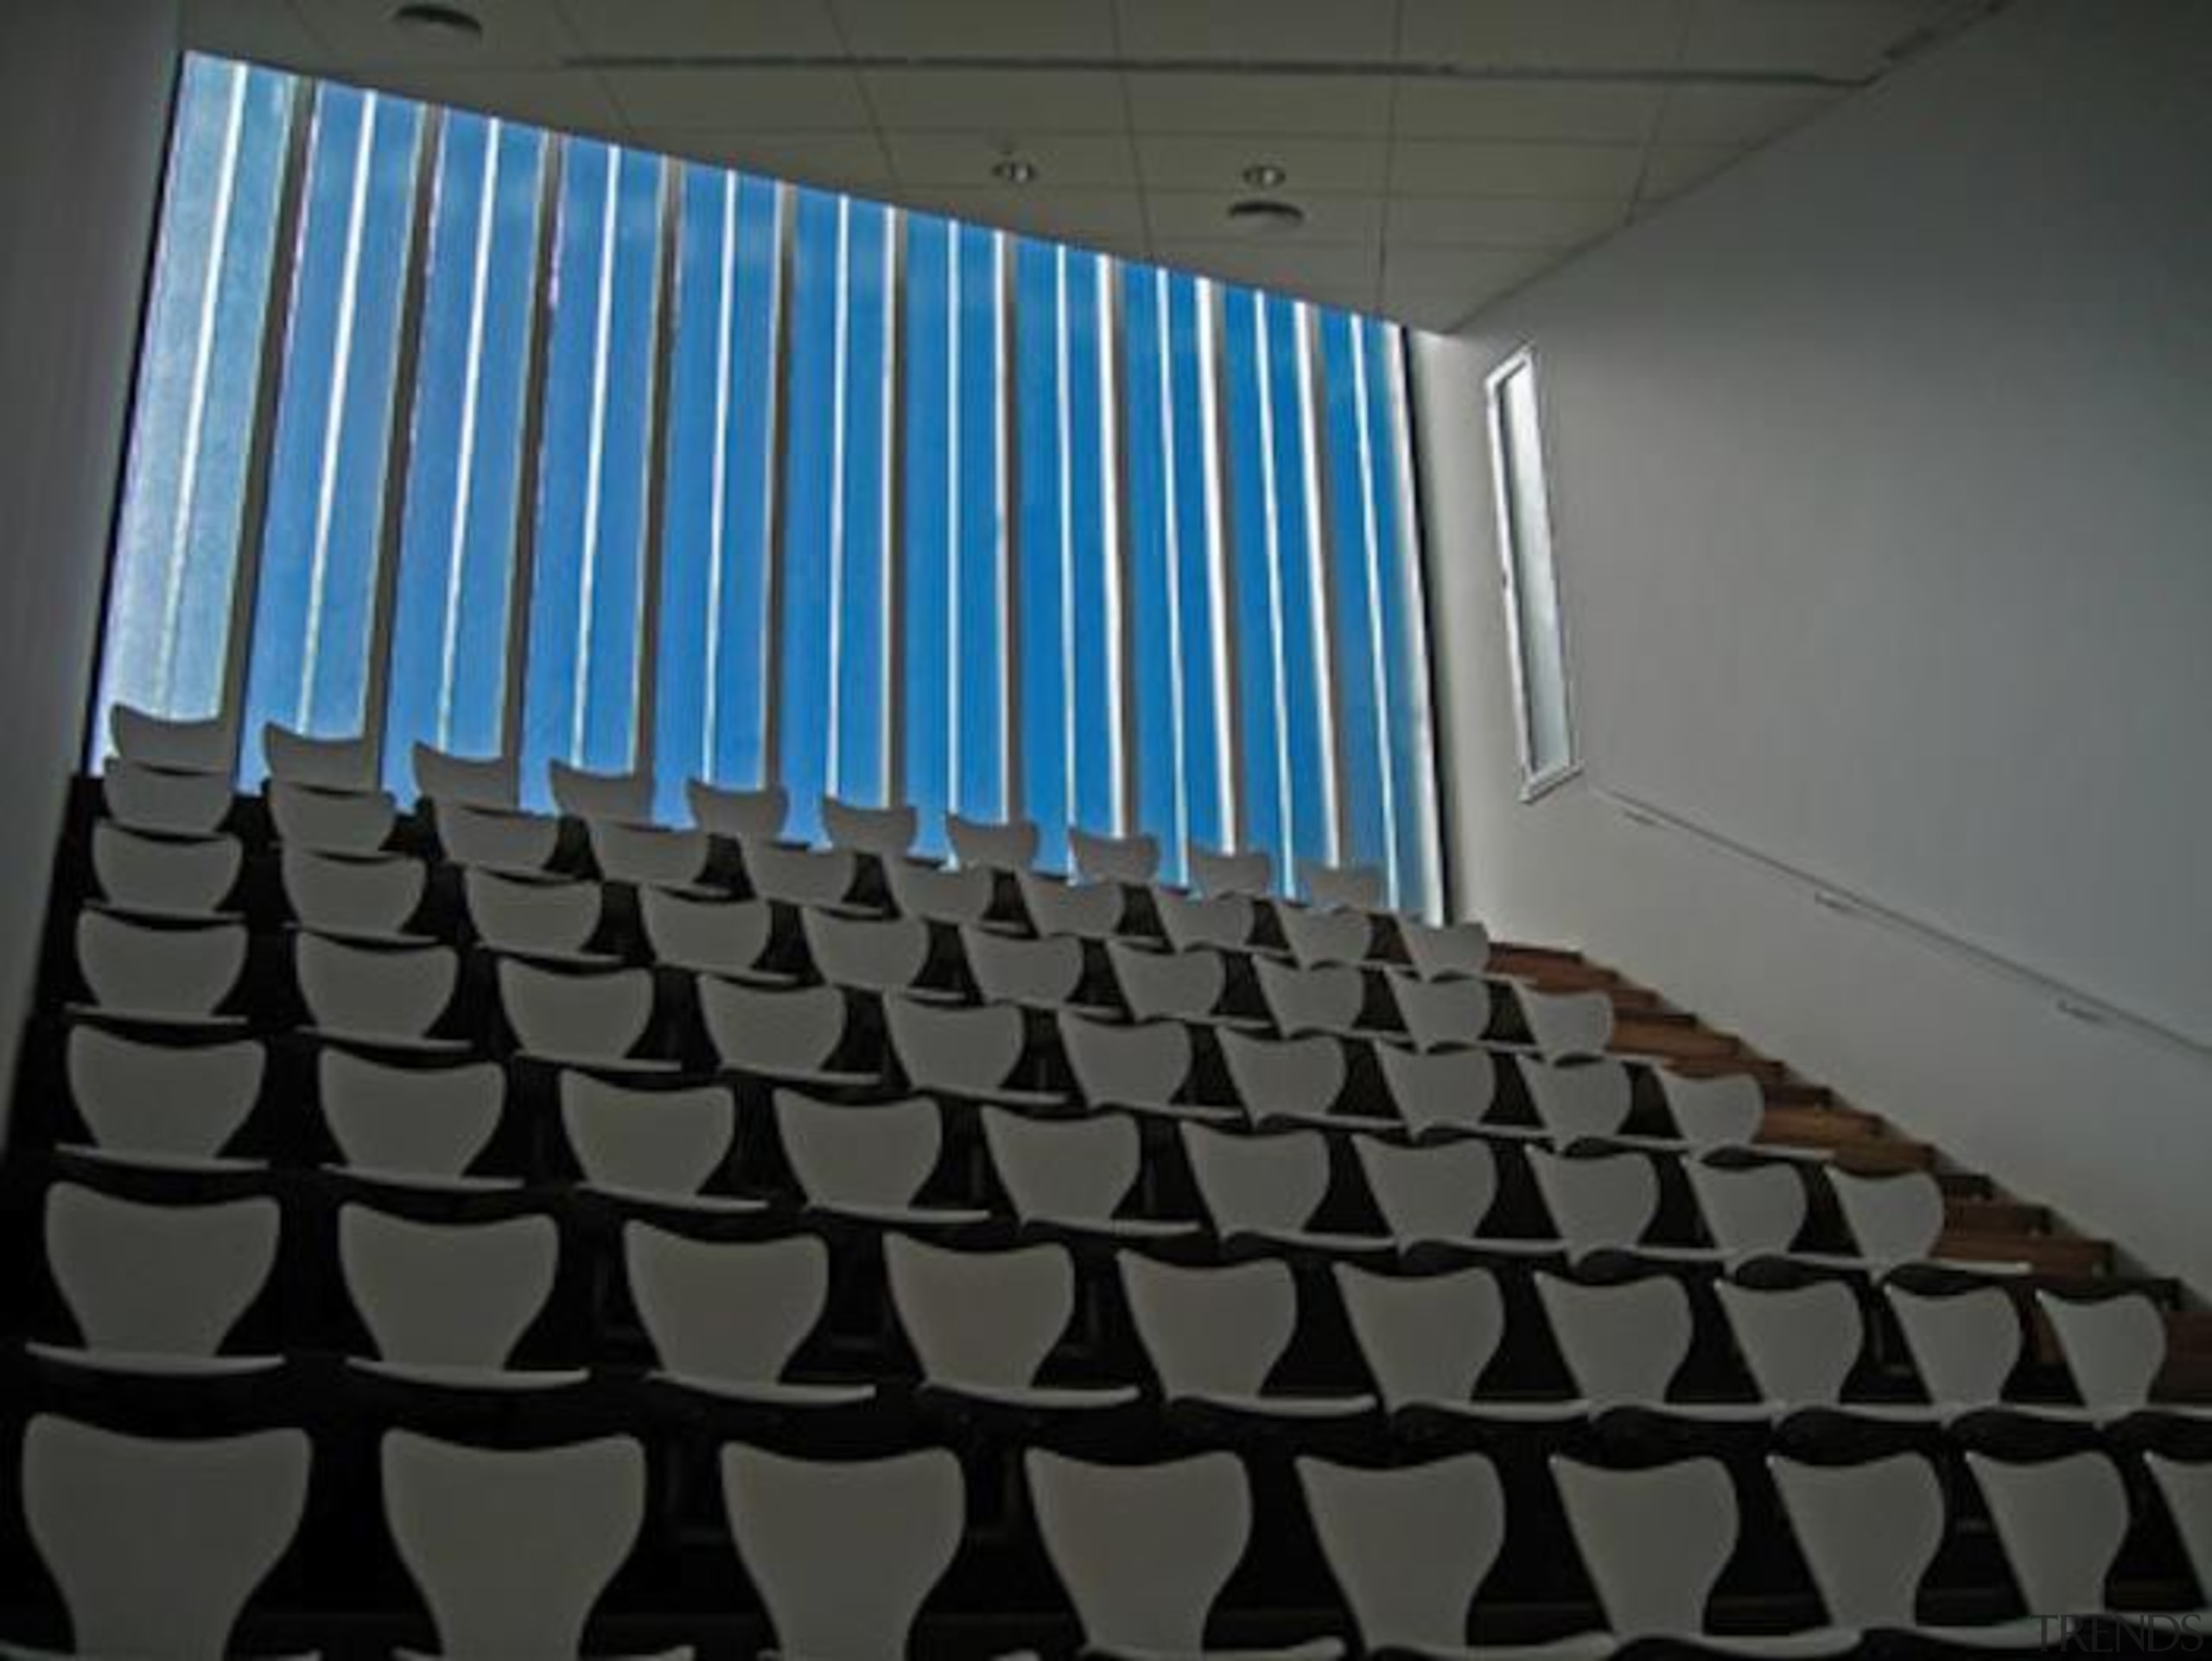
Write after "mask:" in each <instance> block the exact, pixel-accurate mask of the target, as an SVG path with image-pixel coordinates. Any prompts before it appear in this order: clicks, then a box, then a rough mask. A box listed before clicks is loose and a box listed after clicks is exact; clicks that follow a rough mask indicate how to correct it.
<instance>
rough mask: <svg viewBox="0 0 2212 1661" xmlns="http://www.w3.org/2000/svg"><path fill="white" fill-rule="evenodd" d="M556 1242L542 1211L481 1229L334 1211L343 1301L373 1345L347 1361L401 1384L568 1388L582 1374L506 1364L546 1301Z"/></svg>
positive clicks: (362, 1210)
mask: <svg viewBox="0 0 2212 1661" xmlns="http://www.w3.org/2000/svg"><path fill="white" fill-rule="evenodd" d="M560 1255H561V1241H560V1234H559V1231H557V1230H556V1227H555V1225H554V1222H553V1219H551V1218H550V1217H548V1216H544V1215H543V1214H540V1213H535V1212H533V1213H530V1214H527V1215H522V1216H514V1217H503V1218H499V1219H496V1220H493V1221H489V1222H467V1223H423V1222H417V1221H416V1220H414V1219H411V1218H407V1217H401V1216H397V1215H395V1214H393V1213H391V1212H384V1211H378V1210H376V1209H374V1208H372V1207H371V1206H363V1205H358V1204H353V1203H347V1204H345V1205H342V1206H340V1207H339V1208H338V1262H339V1268H340V1271H341V1272H342V1274H343V1276H344V1277H345V1282H346V1296H347V1297H348V1298H350V1299H351V1300H352V1301H353V1308H354V1309H355V1311H356V1312H357V1313H358V1314H359V1316H360V1318H361V1324H362V1326H363V1327H365V1328H366V1329H367V1332H368V1335H369V1340H370V1343H371V1344H372V1346H373V1347H374V1348H375V1351H376V1357H375V1359H362V1358H359V1357H357V1358H355V1359H353V1365H354V1366H356V1367H358V1368H360V1369H361V1370H363V1371H368V1372H374V1373H377V1374H379V1375H381V1376H383V1377H385V1378H396V1379H399V1380H402V1381H404V1382H410V1383H416V1384H437V1385H445V1386H451V1387H455V1388H466V1389H478V1390H524V1389H533V1388H546V1387H551V1386H556V1385H562V1384H575V1383H578V1382H580V1381H581V1380H582V1378H584V1376H585V1375H584V1371H583V1370H582V1368H576V1369H574V1370H569V1369H564V1368H550V1369H543V1368H541V1369H530V1370H522V1371H518V1370H517V1369H515V1368H513V1367H512V1366H511V1365H510V1361H511V1359H512V1356H513V1353H514V1350H515V1346H516V1345H517V1344H518V1343H519V1342H520V1341H521V1340H522V1336H523V1333H524V1332H525V1331H526V1330H527V1329H528V1328H529V1327H530V1326H531V1323H532V1322H533V1321H536V1320H537V1318H538V1315H539V1313H540V1312H541V1311H542V1310H543V1308H544V1307H545V1304H546V1301H547V1300H548V1299H549V1298H550V1296H551V1295H552V1292H553V1282H554V1276H555V1273H556V1270H557V1269H558V1267H559V1262H560Z"/></svg>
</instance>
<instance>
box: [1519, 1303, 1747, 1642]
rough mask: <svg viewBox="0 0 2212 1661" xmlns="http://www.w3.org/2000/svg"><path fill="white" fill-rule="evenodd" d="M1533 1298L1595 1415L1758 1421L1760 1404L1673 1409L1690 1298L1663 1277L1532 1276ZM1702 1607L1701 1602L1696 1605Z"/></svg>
mask: <svg viewBox="0 0 2212 1661" xmlns="http://www.w3.org/2000/svg"><path fill="white" fill-rule="evenodd" d="M1536 1295H1537V1296H1538V1298H1539V1299H1541V1301H1542V1303H1543V1306H1544V1314H1545V1318H1546V1319H1547V1320H1548V1321H1550V1322H1551V1327H1552V1335H1553V1337H1554V1338H1555V1339H1557V1340H1559V1350H1560V1359H1562V1360H1564V1361H1565V1362H1566V1363H1567V1371H1568V1373H1569V1374H1570V1375H1571V1376H1572V1377H1573V1379H1574V1387H1575V1389H1576V1390H1577V1391H1579V1392H1580V1394H1581V1396H1582V1397H1583V1399H1584V1400H1586V1401H1587V1402H1588V1403H1590V1405H1591V1410H1592V1411H1593V1412H1603V1411H1605V1410H1607V1409H1610V1408H1617V1407H1636V1408H1643V1409H1645V1410H1649V1411H1652V1412H1658V1413H1665V1414H1669V1415H1670V1416H1675V1417H1677V1418H1688V1419H1703V1420H1713V1421H1718V1422H1724V1423H1725V1422H1732V1421H1738V1420H1751V1421H1757V1420H1760V1419H1764V1418H1766V1417H1768V1416H1770V1413H1771V1411H1772V1410H1771V1408H1770V1406H1769V1405H1768V1404H1767V1403H1763V1402H1741V1403H1739V1402H1688V1403H1685V1402H1675V1401H1670V1400H1669V1398H1668V1392H1669V1390H1671V1389H1672V1388H1673V1385H1674V1382H1675V1374H1676V1373H1677V1372H1679V1371H1681V1368H1682V1364H1683V1362H1685V1361H1686V1360H1688V1359H1689V1352H1690V1340H1691V1338H1692V1335H1693V1329H1694V1319H1693V1317H1692V1314H1691V1310H1690V1298H1689V1294H1688V1292H1687V1291H1685V1290H1684V1289H1683V1287H1682V1283H1681V1282H1680V1281H1678V1280H1675V1279H1673V1278H1672V1277H1670V1276H1666V1275H1651V1276H1645V1277H1644V1278H1643V1279H1641V1280H1633V1281H1624V1282H1618V1283H1617V1284H1613V1285H1606V1286H1590V1285H1585V1284H1584V1283H1582V1282H1579V1281H1570V1280H1564V1279H1562V1278H1560V1276H1557V1275H1550V1274H1546V1273H1544V1272H1543V1271H1542V1270H1538V1271H1537V1274H1536ZM1700 1601H1701V1600H1700Z"/></svg>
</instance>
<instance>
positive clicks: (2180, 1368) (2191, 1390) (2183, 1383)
mask: <svg viewBox="0 0 2212 1661" xmlns="http://www.w3.org/2000/svg"><path fill="white" fill-rule="evenodd" d="M2151 1394H2152V1397H2154V1398H2155V1399H2157V1400H2160V1401H2171V1402H2195V1403H2206V1402H2212V1352H2208V1351H2204V1350H2196V1349H2182V1350H2172V1351H2170V1352H2168V1354H2167V1356H2166V1365H2164V1367H2163V1368H2161V1369H2160V1370H2159V1372H2158V1378H2157V1379H2156V1380H2155V1381H2154V1382H2153V1383H2152V1386H2151Z"/></svg>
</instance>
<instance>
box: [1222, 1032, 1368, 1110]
mask: <svg viewBox="0 0 2212 1661" xmlns="http://www.w3.org/2000/svg"><path fill="white" fill-rule="evenodd" d="M1216 1040H1217V1042H1218V1043H1219V1044H1220V1046H1221V1059H1222V1060H1223V1061H1224V1063H1225V1064H1226V1065H1227V1066H1228V1068H1229V1079H1230V1083H1231V1084H1232V1085H1235V1086H1236V1099H1237V1100H1238V1101H1240V1102H1242V1103H1243V1104H1244V1111H1246V1112H1247V1113H1249V1114H1250V1115H1251V1116H1252V1117H1254V1118H1255V1119H1257V1118H1264V1117H1270V1116H1274V1115H1281V1116H1282V1117H1288V1118H1294V1119H1318V1118H1319V1117H1323V1116H1324V1115H1325V1114H1326V1113H1327V1112H1328V1111H1329V1109H1330V1108H1331V1107H1332V1106H1333V1105H1334V1104H1335V1103H1336V1100H1337V1098H1338V1097H1339V1096H1341V1095H1343V1094H1344V1075H1345V1073H1346V1072H1347V1071H1348V1068H1349V1064H1348V1063H1347V1062H1346V1061H1345V1060H1344V1045H1343V1043H1342V1041H1339V1040H1338V1039H1334V1038H1331V1037H1329V1036H1327V1035H1326V1034H1320V1033H1315V1034H1310V1035H1308V1036H1306V1037H1304V1038H1255V1037H1254V1036H1253V1035H1252V1034H1249V1033H1239V1032H1228V1031H1224V1032H1222V1033H1219V1034H1216Z"/></svg>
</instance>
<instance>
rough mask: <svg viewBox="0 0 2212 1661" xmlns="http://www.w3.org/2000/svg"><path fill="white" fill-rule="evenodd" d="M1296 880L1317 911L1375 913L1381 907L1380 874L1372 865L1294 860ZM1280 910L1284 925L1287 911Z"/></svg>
mask: <svg viewBox="0 0 2212 1661" xmlns="http://www.w3.org/2000/svg"><path fill="white" fill-rule="evenodd" d="M1298 880H1299V882H1300V884H1301V885H1302V886H1303V887H1304V888H1305V890H1306V905H1307V906H1309V907H1312V908H1313V910H1314V911H1317V912H1333V911H1346V912H1377V911H1381V910H1382V909H1383V873H1382V871H1381V870H1380V869H1377V868H1376V867H1375V866H1372V865H1329V864H1325V863H1323V862H1321V861H1319V860H1315V859H1301V860H1300V861H1299V862H1298ZM1278 910H1280V911H1281V915H1282V917H1283V920H1284V923H1285V925H1286V926H1287V924H1288V922H1289V918H1290V913H1289V912H1288V911H1287V909H1283V908H1281V907H1278Z"/></svg>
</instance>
